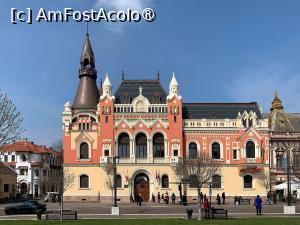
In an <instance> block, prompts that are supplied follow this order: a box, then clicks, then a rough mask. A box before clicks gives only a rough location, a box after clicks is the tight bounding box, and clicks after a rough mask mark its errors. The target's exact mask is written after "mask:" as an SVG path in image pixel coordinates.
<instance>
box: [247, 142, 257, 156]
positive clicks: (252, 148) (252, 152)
mask: <svg viewBox="0 0 300 225" xmlns="http://www.w3.org/2000/svg"><path fill="white" fill-rule="evenodd" d="M246 158H250V159H254V158H255V144H254V142H253V141H248V142H247V144H246Z"/></svg>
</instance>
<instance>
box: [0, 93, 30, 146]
mask: <svg viewBox="0 0 300 225" xmlns="http://www.w3.org/2000/svg"><path fill="white" fill-rule="evenodd" d="M22 121H23V119H22V118H21V112H19V111H18V110H17V107H16V106H15V105H14V103H13V102H12V101H11V100H10V99H9V97H8V96H7V95H4V94H2V93H0V146H1V145H3V144H5V143H10V142H12V141H15V140H16V139H19V138H20V135H21V134H22V133H23V132H24V131H25V130H24V129H23V128H22V126H21V123H22Z"/></svg>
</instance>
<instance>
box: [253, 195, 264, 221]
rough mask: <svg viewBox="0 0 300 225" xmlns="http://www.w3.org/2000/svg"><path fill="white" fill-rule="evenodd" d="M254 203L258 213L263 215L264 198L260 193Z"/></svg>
mask: <svg viewBox="0 0 300 225" xmlns="http://www.w3.org/2000/svg"><path fill="white" fill-rule="evenodd" d="M254 205H255V207H256V215H258V216H259V215H260V216H261V209H262V200H261V198H260V196H259V195H257V196H256V198H255V201H254Z"/></svg>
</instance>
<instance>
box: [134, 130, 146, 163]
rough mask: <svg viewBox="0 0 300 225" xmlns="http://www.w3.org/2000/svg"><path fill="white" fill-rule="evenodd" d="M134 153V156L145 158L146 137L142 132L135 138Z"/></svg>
mask: <svg viewBox="0 0 300 225" xmlns="http://www.w3.org/2000/svg"><path fill="white" fill-rule="evenodd" d="M135 154H136V158H147V137H146V135H145V134H143V133H139V134H138V135H137V136H136V138H135Z"/></svg>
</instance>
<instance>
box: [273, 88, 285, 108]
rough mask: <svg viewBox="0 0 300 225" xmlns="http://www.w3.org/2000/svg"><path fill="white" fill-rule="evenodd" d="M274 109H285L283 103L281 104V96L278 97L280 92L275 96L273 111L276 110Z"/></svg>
mask: <svg viewBox="0 0 300 225" xmlns="http://www.w3.org/2000/svg"><path fill="white" fill-rule="evenodd" d="M274 109H283V106H282V102H281V100H280V98H279V95H278V90H276V91H275V96H274V99H273V101H272V107H271V111H272V110H274Z"/></svg>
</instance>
